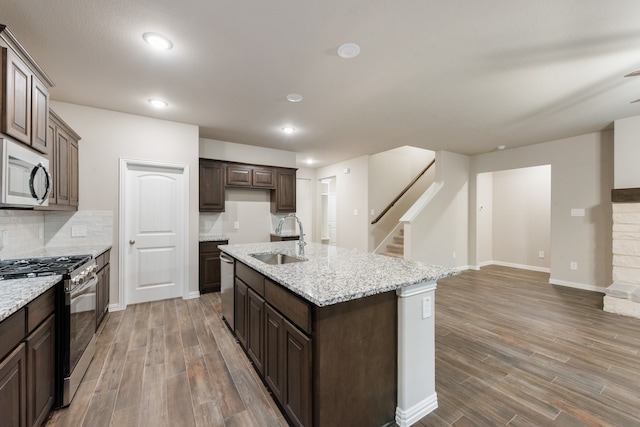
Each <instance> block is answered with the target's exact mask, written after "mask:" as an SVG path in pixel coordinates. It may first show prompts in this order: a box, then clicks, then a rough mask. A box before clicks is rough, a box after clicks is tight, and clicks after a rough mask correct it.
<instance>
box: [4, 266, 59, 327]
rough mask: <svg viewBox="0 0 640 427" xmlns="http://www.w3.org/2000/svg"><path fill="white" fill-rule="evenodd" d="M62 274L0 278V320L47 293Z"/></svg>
mask: <svg viewBox="0 0 640 427" xmlns="http://www.w3.org/2000/svg"><path fill="white" fill-rule="evenodd" d="M61 279H62V276H59V275H56V276H43V277H34V278H30V279H11V280H0V322H1V321H3V320H5V319H6V318H8V317H9V316H11V315H12V314H13V313H15V312H16V311H18V310H20V309H21V308H22V307H24V306H25V305H27V304H28V303H30V302H31V301H33V300H34V299H36V298H37V297H39V296H40V295H42V294H43V293H45V292H46V291H47V290H48V289H50V288H51V287H53V286H54V285H55V284H56V283H58V282H59V281H60V280H61Z"/></svg>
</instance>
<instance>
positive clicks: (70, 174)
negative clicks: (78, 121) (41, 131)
mask: <svg viewBox="0 0 640 427" xmlns="http://www.w3.org/2000/svg"><path fill="white" fill-rule="evenodd" d="M48 115H49V121H48V124H47V133H48V135H47V140H48V141H49V144H50V148H51V150H49V153H48V154H47V158H48V159H49V173H50V174H51V181H52V182H51V192H50V193H49V206H42V207H37V208H36V209H38V210H78V204H79V201H80V200H79V187H80V164H79V146H78V141H79V140H80V136H79V135H78V134H77V133H76V132H75V131H74V130H73V129H71V127H70V126H69V125H68V124H66V123H65V122H64V120H62V119H61V118H60V116H58V115H57V114H56V113H55V112H54V111H53V110H49V114H48Z"/></svg>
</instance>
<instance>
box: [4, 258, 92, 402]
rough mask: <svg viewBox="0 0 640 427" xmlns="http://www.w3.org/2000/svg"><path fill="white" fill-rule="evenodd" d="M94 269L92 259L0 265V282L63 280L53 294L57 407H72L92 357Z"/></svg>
mask: <svg viewBox="0 0 640 427" xmlns="http://www.w3.org/2000/svg"><path fill="white" fill-rule="evenodd" d="M96 269H97V265H96V262H95V260H94V259H93V256H91V255H74V256H60V257H44V258H26V259H15V260H5V261H1V262H0V280H4V279H17V278H24V277H38V276H50V275H56V274H59V275H61V276H62V280H63V283H62V286H59V289H58V291H57V294H56V334H57V338H56V341H57V343H58V345H57V350H56V353H57V354H56V402H55V404H54V406H56V407H62V406H67V405H69V403H71V400H72V399H73V396H74V395H75V393H76V390H77V389H78V386H79V385H80V381H81V380H82V377H83V376H84V374H85V373H86V371H87V368H88V367H89V363H90V362H91V360H92V359H93V355H94V353H95V327H96V285H97V282H98V280H97V277H96V274H95V272H96Z"/></svg>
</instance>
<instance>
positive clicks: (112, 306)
mask: <svg viewBox="0 0 640 427" xmlns="http://www.w3.org/2000/svg"><path fill="white" fill-rule="evenodd" d="M125 308H126V307H124V306H122V305H120V303H115V304H109V312H112V311H122V310H124V309H125Z"/></svg>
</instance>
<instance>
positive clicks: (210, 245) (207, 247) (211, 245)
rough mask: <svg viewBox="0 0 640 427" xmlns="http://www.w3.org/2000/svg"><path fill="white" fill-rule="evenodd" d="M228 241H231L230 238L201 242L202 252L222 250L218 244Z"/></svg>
mask: <svg viewBox="0 0 640 427" xmlns="http://www.w3.org/2000/svg"><path fill="white" fill-rule="evenodd" d="M227 243H229V241H228V240H216V241H210V242H200V252H202V253H210V252H220V249H218V245H226V244H227Z"/></svg>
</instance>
